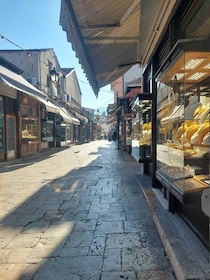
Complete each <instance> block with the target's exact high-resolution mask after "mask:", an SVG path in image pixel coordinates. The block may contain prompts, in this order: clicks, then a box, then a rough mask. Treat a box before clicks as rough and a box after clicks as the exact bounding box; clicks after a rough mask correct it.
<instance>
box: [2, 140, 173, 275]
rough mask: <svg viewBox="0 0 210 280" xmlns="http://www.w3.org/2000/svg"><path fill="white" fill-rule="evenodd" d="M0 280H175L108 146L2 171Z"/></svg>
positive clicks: (130, 168) (117, 155) (143, 207)
mask: <svg viewBox="0 0 210 280" xmlns="http://www.w3.org/2000/svg"><path fill="white" fill-rule="evenodd" d="M0 172H1V173H0V219H1V228H0V279H1V280H4V279H5V280H14V279H15V280H17V279H39V280H41V279H43V280H59V279H70V280H79V279H93V280H99V279H101V280H105V279H108V280H115V279H116V280H117V279H129V280H134V279H148V280H151V279H161V280H164V279H166V280H170V279H175V276H174V273H173V270H172V267H171V264H170V262H169V260H168V258H167V256H166V253H165V251H164V248H163V246H162V242H161V240H160V239H159V235H158V233H157V230H156V228H155V226H154V223H153V219H152V216H151V213H150V211H149V208H148V206H147V203H146V200H145V198H144V195H143V193H142V191H141V189H140V187H139V184H138V182H137V180H136V178H135V175H136V174H137V175H138V176H139V174H140V166H139V164H138V163H136V162H135V161H134V160H133V159H131V158H130V157H124V153H123V152H122V151H121V150H119V149H117V144H116V143H115V142H108V141H106V140H101V141H94V142H91V143H87V144H83V145H76V146H73V147H71V148H68V149H65V150H62V151H60V152H58V153H55V154H49V155H47V156H46V157H43V158H41V160H40V158H39V157H38V158H36V157H35V158H31V160H28V161H22V162H19V163H15V162H14V163H13V164H10V165H8V166H5V167H1V168H0Z"/></svg>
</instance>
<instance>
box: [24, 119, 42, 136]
mask: <svg viewBox="0 0 210 280" xmlns="http://www.w3.org/2000/svg"><path fill="white" fill-rule="evenodd" d="M22 140H27V141H37V140H38V120H37V119H32V118H30V119H29V118H22Z"/></svg>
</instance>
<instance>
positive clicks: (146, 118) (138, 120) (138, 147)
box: [132, 94, 152, 162]
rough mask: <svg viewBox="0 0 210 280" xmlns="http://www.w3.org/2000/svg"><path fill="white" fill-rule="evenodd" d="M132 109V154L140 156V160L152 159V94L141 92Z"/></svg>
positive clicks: (136, 156)
mask: <svg viewBox="0 0 210 280" xmlns="http://www.w3.org/2000/svg"><path fill="white" fill-rule="evenodd" d="M132 111H133V124H132V130H133V132H132V155H133V156H134V157H135V158H138V161H139V162H147V161H151V145H152V122H151V112H152V101H151V94H140V95H139V96H138V97H137V99H136V101H135V104H134V106H133V108H132Z"/></svg>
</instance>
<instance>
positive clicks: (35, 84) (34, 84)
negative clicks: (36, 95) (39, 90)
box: [26, 77, 37, 86]
mask: <svg viewBox="0 0 210 280" xmlns="http://www.w3.org/2000/svg"><path fill="white" fill-rule="evenodd" d="M26 80H27V81H28V82H29V83H30V84H32V85H33V86H37V78H36V77H28V78H26Z"/></svg>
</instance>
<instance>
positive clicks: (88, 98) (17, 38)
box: [0, 0, 113, 109]
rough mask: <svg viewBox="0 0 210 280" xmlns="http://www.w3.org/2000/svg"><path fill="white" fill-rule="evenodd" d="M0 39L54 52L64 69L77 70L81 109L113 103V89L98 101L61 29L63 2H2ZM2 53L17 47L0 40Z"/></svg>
mask: <svg viewBox="0 0 210 280" xmlns="http://www.w3.org/2000/svg"><path fill="white" fill-rule="evenodd" d="M0 4H1V9H0V35H2V36H4V37H5V38H7V39H9V40H10V41H12V42H13V43H15V44H16V45H18V46H20V47H21V48H22V49H39V48H53V49H54V51H55V54H56V56H57V58H58V61H59V63H60V65H61V67H72V68H75V70H76V74H77V77H78V80H79V84H80V88H81V92H82V106H84V107H88V108H93V109H99V108H100V107H107V105H108V104H109V103H113V93H112V92H111V91H110V85H107V86H106V87H104V88H102V89H101V90H100V92H99V97H98V98H96V97H95V94H94V92H93V90H92V88H91V86H90V85H89V82H88V80H87V78H86V75H85V73H84V71H83V70H82V68H81V65H80V64H79V62H78V59H77V58H76V55H75V52H74V51H73V50H72V47H71V44H70V43H69V42H68V41H67V38H66V33H65V32H64V31H63V30H62V27H61V26H60V25H59V16H60V0H17V1H16V0H0ZM0 49H18V47H16V46H14V45H13V44H11V43H9V42H7V40H5V39H0Z"/></svg>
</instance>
